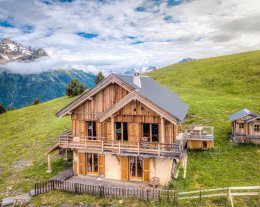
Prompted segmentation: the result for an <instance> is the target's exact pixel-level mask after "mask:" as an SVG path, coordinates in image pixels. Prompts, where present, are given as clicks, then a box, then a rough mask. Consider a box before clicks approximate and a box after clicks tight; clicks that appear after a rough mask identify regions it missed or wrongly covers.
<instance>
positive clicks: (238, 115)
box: [229, 109, 256, 121]
mask: <svg viewBox="0 0 260 207" xmlns="http://www.w3.org/2000/svg"><path fill="white" fill-rule="evenodd" d="M250 114H252V115H256V114H254V113H252V112H251V111H250V110H248V109H243V110H241V111H238V112H236V113H234V114H232V115H230V116H229V119H230V121H235V120H238V119H241V118H243V117H244V116H247V115H250Z"/></svg>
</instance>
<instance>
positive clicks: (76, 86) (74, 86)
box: [65, 78, 86, 97]
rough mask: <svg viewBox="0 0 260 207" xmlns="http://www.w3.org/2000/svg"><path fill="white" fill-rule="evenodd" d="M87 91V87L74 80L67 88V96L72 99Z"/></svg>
mask: <svg viewBox="0 0 260 207" xmlns="http://www.w3.org/2000/svg"><path fill="white" fill-rule="evenodd" d="M85 90H86V86H85V85H83V84H82V83H80V82H79V80H78V79H77V78H74V79H72V80H71V81H70V82H69V84H68V85H67V87H66V88H65V93H66V95H67V96H69V97H72V96H77V95H80V94H82V93H83V92H84V91H85Z"/></svg>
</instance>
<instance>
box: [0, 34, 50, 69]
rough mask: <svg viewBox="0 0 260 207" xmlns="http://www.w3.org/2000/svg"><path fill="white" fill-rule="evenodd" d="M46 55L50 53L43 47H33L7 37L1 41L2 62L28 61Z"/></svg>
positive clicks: (0, 57)
mask: <svg viewBox="0 0 260 207" xmlns="http://www.w3.org/2000/svg"><path fill="white" fill-rule="evenodd" d="M45 56H48V54H47V52H46V51H45V50H44V49H42V48H39V49H32V48H31V47H25V46H23V45H22V44H20V43H17V42H15V41H12V40H10V39H7V38H5V39H2V41H1V42H0V63H2V64H4V63H8V62H12V61H25V62H28V61H33V60H35V59H38V58H41V57H45Z"/></svg>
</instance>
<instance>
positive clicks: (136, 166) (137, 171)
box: [129, 157, 143, 179]
mask: <svg viewBox="0 0 260 207" xmlns="http://www.w3.org/2000/svg"><path fill="white" fill-rule="evenodd" d="M129 171H130V177H132V178H134V179H138V178H142V177H143V158H142V157H129Z"/></svg>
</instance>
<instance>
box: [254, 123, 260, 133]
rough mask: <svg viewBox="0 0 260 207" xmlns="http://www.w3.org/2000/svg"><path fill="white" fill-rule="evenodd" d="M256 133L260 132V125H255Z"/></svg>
mask: <svg viewBox="0 0 260 207" xmlns="http://www.w3.org/2000/svg"><path fill="white" fill-rule="evenodd" d="M254 131H255V132H260V124H254Z"/></svg>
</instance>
